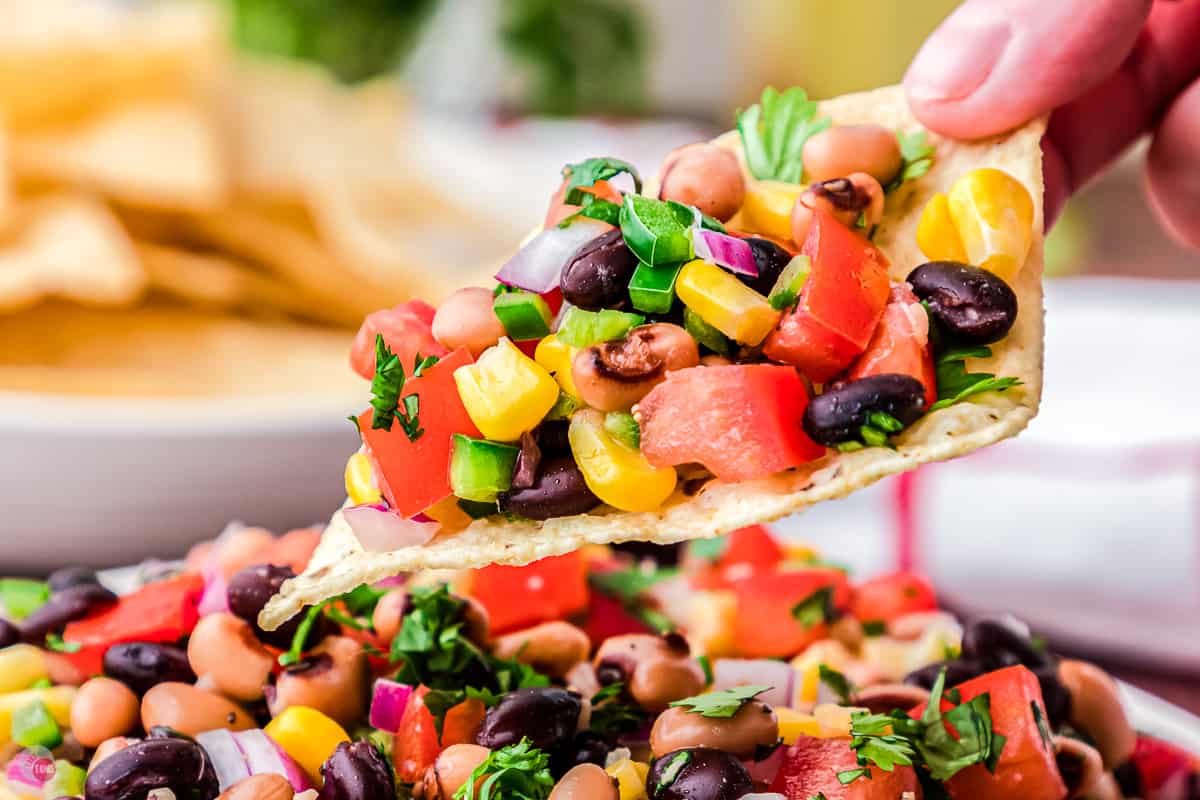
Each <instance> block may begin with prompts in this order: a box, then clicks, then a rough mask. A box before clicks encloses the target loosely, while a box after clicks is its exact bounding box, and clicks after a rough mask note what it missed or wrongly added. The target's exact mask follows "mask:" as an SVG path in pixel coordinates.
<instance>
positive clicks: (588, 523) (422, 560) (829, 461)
mask: <svg viewBox="0 0 1200 800" xmlns="http://www.w3.org/2000/svg"><path fill="white" fill-rule="evenodd" d="M821 111H822V113H824V114H826V115H828V116H830V117H832V118H833V120H834V122H835V123H838V124H854V123H877V124H882V125H887V126H889V127H893V128H897V129H901V130H904V131H915V130H918V129H919V128H920V126H919V124H918V123H917V121H916V120H915V119H914V118H913V116H912V114H911V112H910V111H909V109H908V106H907V103H906V102H905V99H904V92H903V90H902V89H901V88H900V87H892V88H886V89H879V90H876V91H873V92H866V93H863V94H856V95H848V96H846V97H841V98H838V99H835V100H831V101H828V102H825V103H822V104H821ZM1044 130H1045V123H1044V122H1042V121H1039V122H1035V123H1031V124H1030V125H1027V126H1026V127H1024V128H1021V129H1020V130H1017V131H1014V132H1012V133H1009V134H1006V135H1004V136H1000V137H996V138H992V139H986V140H980V141H976V142H958V141H949V140H944V139H941V138H939V137H937V136H931V139H930V141H931V142H932V143H935V144H936V145H937V158H936V160H935V162H934V165H933V168H932V169H931V170H930V171H929V173H928V174H926V175H925V176H924V177H922V178H919V179H917V180H915V181H913V182H911V183H910V184H909V185H907V186H906V187H904V188H903V189H902V190H900V191H899V192H897V194H896V195H895V196H893V197H892V198H891V199H890V200H889V207H888V213H887V215H886V217H885V219H884V222H883V224H882V225H881V226H880V228H879V230H878V233H877V235H876V237H875V243H876V244H878V245H879V246H880V247H881V248H882V249H883V250H884V252H885V253H886V254H887V255H888V257H889V258H890V259H891V264H892V267H891V270H892V278H893V279H897V280H902V279H903V278H904V277H905V276H907V275H908V273H909V272H910V271H911V270H912V269H913V268H914V267H916V266H917V265H919V264H922V263H924V262H925V261H927V260H928V259H926V258H925V256H923V255H922V254H921V251H920V249H919V248H918V247H917V244H916V228H917V223H918V220H919V218H920V214H921V210H922V208H923V207H924V205H925V202H926V201H927V200H928V199H929V198H930V197H932V196H933V195H934V193H936V192H944V191H946V190H948V189H949V188H950V186H951V184H952V183H953V182H954V181H955V179H957V178H958V177H959V176H960V175H962V174H964V173H966V172H968V171H970V170H972V169H975V168H978V167H996V168H999V169H1002V170H1005V171H1006V172H1008V173H1009V174H1011V175H1012V176H1014V177H1015V178H1017V179H1018V180H1020V181H1021V182H1022V183H1023V184H1024V185H1025V186H1026V188H1028V189H1029V191H1030V194H1031V195H1032V196H1033V198H1034V205H1035V213H1034V231H1035V236H1034V242H1033V246H1032V248H1031V250H1030V252H1029V256H1028V259H1027V260H1026V262H1025V265H1024V267H1023V268H1022V270H1021V272H1020V274H1019V276H1018V278H1017V280H1016V283H1015V284H1014V286H1013V289H1014V291H1016V293H1017V297H1018V300H1019V302H1020V313H1019V315H1018V317H1017V321H1016V324H1015V326H1014V327H1013V329H1012V331H1011V332H1010V333H1009V335H1008V337H1007V338H1005V339H1004V340H1003V341H1001V342H999V343H998V344H997V345H995V346H994V347H993V351H994V356H993V357H992V358H990V359H988V360H986V361H982V362H980V363H978V364H975V363H974V362H972V365H971V366H972V368H973V369H974V368H975V367H979V368H983V369H986V370H988V371H989V372H994V373H996V374H997V375H1005V376H1013V377H1017V378H1019V379H1020V380H1021V381H1022V384H1023V385H1022V386H1020V387H1018V388H1015V389H1010V390H1008V391H1006V392H1003V393H994V392H993V393H989V394H985V395H980V396H978V397H977V398H973V402H966V403H959V404H958V405H954V406H950V407H949V408H945V409H942V410H940V411H935V412H933V413H930V414H928V415H927V416H925V417H923V418H922V419H921V420H919V421H918V422H917V423H916V424H915V425H913V426H912V427H911V428H909V429H907V430H906V431H904V433H903V434H901V435H900V436H898V437H897V438H896V440H895V443H896V449H895V450H888V449H884V448H877V447H876V448H868V449H864V450H860V451H858V452H853V453H843V454H835V455H831V456H828V457H826V458H824V459H822V460H820V461H817V462H814V463H813V464H810V465H806V466H805V467H802V468H800V469H797V470H791V471H788V472H785V473H781V474H779V475H775V476H773V477H771V478H767V479H763V480H755V481H748V482H744V483H736V484H726V483H722V482H720V481H717V480H715V479H714V480H711V481H709V482H708V483H707V484H705V485H704V486H703V487H702V488H700V489H699V490H698V491H696V492H695V493H693V494H690V495H689V494H685V492H684V491H682V490H679V491H677V492H676V494H675V495H674V496H673V497H672V498H671V499H670V500H669V501H668V502H667V504H666V506H664V507H663V508H662V509H661V510H659V511H657V512H654V513H622V512H617V511H612V510H610V511H609V512H608V513H598V514H597V513H593V514H587V515H581V516H574V517H561V518H557V519H552V520H549V521H547V522H543V523H535V522H530V521H523V522H506V521H504V520H503V519H500V518H489V519H485V520H476V521H475V522H473V523H472V524H471V525H470V526H468V527H467V528H466V529H464V530H462V531H459V532H456V533H450V534H447V533H443V534H441V535H439V536H438V537H437V538H435V539H434V540H433V541H432V542H431V543H430V544H428V545H425V546H424V547H409V548H405V549H402V550H396V551H392V552H389V553H371V552H366V551H365V550H364V549H363V548H362V546H361V545H360V544H359V543H358V541H357V539H356V538H355V536H354V534H353V532H352V531H351V530H350V528H349V527H348V526H347V524H346V522H345V520H344V519H343V517H342V514H341V513H340V512H339V513H336V514H334V516H333V519H332V521H331V522H330V524H329V527H328V528H327V529H326V531H325V536H324V539H323V541H322V543H321V546H320V547H319V548H318V550H317V552H316V554H315V556H314V557H313V560H312V562H311V563H310V564H309V566H308V569H307V570H305V572H304V574H303V575H300V576H298V577H297V578H295V579H293V580H291V581H288V582H286V583H285V584H284V585H283V588H282V590H281V592H280V594H279V595H278V596H276V597H275V598H273V599H272V600H271V602H270V603H269V604H268V605H267V607H266V609H265V610H264V611H263V614H262V617H261V621H262V624H263V625H264V626H266V627H275V626H278V625H279V624H281V623H282V622H283V621H284V620H286V619H287V618H288V617H290V616H292V615H293V614H295V613H297V612H298V611H300V609H301V608H303V607H304V606H305V605H309V604H313V603H317V602H319V601H321V600H323V599H326V598H329V597H333V596H336V595H338V594H342V593H344V592H348V591H350V590H351V589H353V588H354V587H356V586H358V585H359V584H362V583H373V582H375V581H378V580H381V579H383V578H385V577H387V576H390V575H395V574H397V573H401V572H410V571H414V570H420V569H437V568H461V567H472V566H481V565H484V564H489V563H504V564H524V563H528V562H530V561H534V560H536V559H539V558H544V557H546V556H553V555H559V554H562V553H567V552H570V551H572V550H575V549H577V548H579V547H581V546H583V545H586V544H609V543H613V542H622V541H629V540H645V541H651V542H657V543H660V544H668V543H672V542H678V541H682V540H685V539H696V538H702V537H709V536H717V535H719V534H722V533H726V532H728V531H731V530H734V529H736V528H740V527H742V526H745V525H749V524H753V523H759V522H768V521H770V520H774V519H778V518H780V517H783V516H786V515H788V514H792V513H795V512H797V511H800V510H802V509H804V508H806V507H807V506H810V505H813V504H814V503H818V502H821V501H822V500H832V499H835V498H838V497H844V496H846V495H848V494H850V493H851V492H853V491H854V490H856V489H860V488H862V487H864V486H867V485H869V484H871V483H874V482H875V481H877V480H879V479H881V478H884V477H887V476H888V475H893V474H896V473H898V472H904V471H906V470H910V469H913V468H915V467H916V466H918V465H919V464H923V463H926V462H930V461H944V460H946V459H950V458H954V457H956V456H961V455H965V454H967V453H970V452H971V451H973V450H977V449H979V448H981V447H985V446H987V445H989V444H992V443H994V442H998V441H1000V440H1001V439H1005V438H1008V437H1010V436H1014V435H1015V434H1017V433H1018V432H1019V431H1021V429H1023V428H1024V427H1025V426H1026V425H1027V424H1028V423H1029V420H1031V419H1032V418H1033V416H1034V415H1035V414H1036V413H1037V409H1038V402H1039V400H1040V397H1041V390H1042V317H1043V310H1042V286H1041V278H1042V236H1041V233H1040V232H1041V230H1042V222H1043V220H1042V158H1041V149H1040V141H1041V138H1042V133H1043V131H1044ZM681 485H682V486H690V482H684V481H681Z"/></svg>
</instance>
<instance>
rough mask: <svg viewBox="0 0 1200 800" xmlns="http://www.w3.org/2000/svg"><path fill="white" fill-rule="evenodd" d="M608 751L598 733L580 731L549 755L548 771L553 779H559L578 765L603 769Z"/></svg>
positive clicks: (606, 745)
mask: <svg viewBox="0 0 1200 800" xmlns="http://www.w3.org/2000/svg"><path fill="white" fill-rule="evenodd" d="M610 749H611V748H610V747H609V746H608V742H606V741H604V737H602V736H600V735H599V734H598V733H594V732H592V731H580V732H579V733H577V734H575V738H574V739H572V740H571V741H570V742H568V743H567V744H566V745H565V746H564V747H562V748H560V749H559V750H557V751H556V752H554V753H551V755H550V771H551V772H552V773H554V775H555V777H561V776H562V775H563V774H564V773H566V772H567V770H569V769H571V768H572V767H577V766H579V765H580V764H597V765H599V766H601V767H603V766H604V760H605V759H606V758H607V757H608V753H609V750H610Z"/></svg>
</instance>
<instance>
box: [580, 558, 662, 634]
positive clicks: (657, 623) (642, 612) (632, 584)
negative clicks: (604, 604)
mask: <svg viewBox="0 0 1200 800" xmlns="http://www.w3.org/2000/svg"><path fill="white" fill-rule="evenodd" d="M678 573H679V570H678V569H674V568H667V569H653V570H643V569H639V568H637V567H634V568H631V569H624V570H613V571H611V572H593V573H592V574H590V575H588V584H589V585H590V586H591V588H593V589H595V590H596V591H598V592H601V593H603V594H606V595H608V596H609V597H611V598H613V599H614V600H618V601H620V603H621V605H622V607H623V608H624V609H625V612H626V613H628V614H630V615H631V616H633V617H635V618H636V619H638V620H639V621H641V622H642V623H643V624H644V625H646V627H648V628H650V629H651V630H653V631H656V632H657V633H670V632H671V631H673V630H675V623H674V622H672V621H671V618H670V617H668V616H667V615H666V614H664V613H662V612H661V611H659V610H658V609H657V608H654V607H652V606H651V605H649V604H648V603H647V600H646V598H645V597H643V595H644V594H645V593H646V592H647V591H648V590H649V589H650V587H652V586H654V584H656V583H658V582H659V581H662V580H666V579H667V578H670V577H673V576H675V575H677V574H678Z"/></svg>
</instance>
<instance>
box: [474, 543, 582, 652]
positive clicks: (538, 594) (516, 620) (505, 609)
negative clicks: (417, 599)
mask: <svg viewBox="0 0 1200 800" xmlns="http://www.w3.org/2000/svg"><path fill="white" fill-rule="evenodd" d="M462 591H463V592H464V593H465V594H468V595H470V596H471V597H473V598H475V599H476V600H478V601H479V602H480V603H481V604H482V605H483V607H484V608H486V609H487V612H488V621H489V622H490V623H491V628H492V632H493V633H507V632H509V631H515V630H520V629H521V628H527V627H529V626H530V625H536V624H537V623H539V622H548V621H550V620H555V619H565V618H566V617H569V616H571V615H572V614H576V613H578V612H580V611H583V610H584V609H585V608H587V605H588V585H587V561H586V560H585V559H584V557H583V555H582V554H581V553H580V552H579V551H575V552H572V553H567V554H566V555H562V556H551V557H550V558H543V559H540V560H538V561H534V562H533V563H532V564H526V565H525V566H522V567H510V566H505V565H502V564H492V565H490V566H487V567H483V568H481V569H474V570H471V572H470V573H469V574H468V576H467V577H466V579H465V580H464V582H463V586H462Z"/></svg>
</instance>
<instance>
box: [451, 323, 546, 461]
mask: <svg viewBox="0 0 1200 800" xmlns="http://www.w3.org/2000/svg"><path fill="white" fill-rule="evenodd" d="M454 383H455V384H457V385H458V396H459V397H460V398H462V402H463V405H464V406H465V407H466V409H467V415H468V416H470V417H471V421H472V422H474V423H475V427H477V428H479V430H480V431H482V432H483V435H484V437H485V438H488V439H493V440H495V441H498V442H514V441H516V440H517V439H520V438H521V434H522V433H525V432H526V431H531V430H533V429H534V428H535V427H537V424H538V423H539V422H541V421H542V419H543V418H544V417H545V416H546V414H547V412H549V411H550V409H551V408H554V404H555V403H556V402H558V383H557V382H556V381H555V380H554V378H552V377H550V373H549V372H547V371H546V370H545V369H544V368H543V367H542V366H541V365H539V364H538V363H537V362H536V361H534V360H533V359H532V358H530V357H529V356H527V355H525V354H524V353H522V352H521V351H520V350H518V349H517V346H516V345H514V344H513V343H512V342H510V341H509V340H508V339H501V340H500V341H499V342H497V343H496V344H495V345H494V346H492V347H489V348H488V349H487V350H485V351H483V354H482V355H480V356H479V360H478V361H476V362H475V363H474V364H467V365H465V366H462V367H459V368H458V369H456V370H454Z"/></svg>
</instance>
